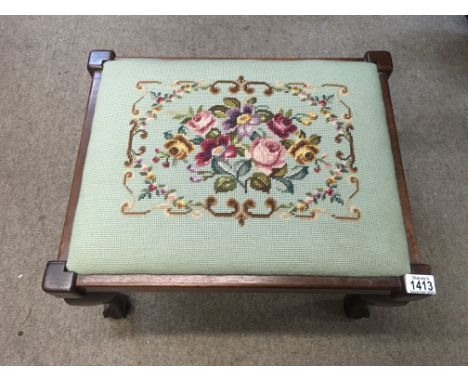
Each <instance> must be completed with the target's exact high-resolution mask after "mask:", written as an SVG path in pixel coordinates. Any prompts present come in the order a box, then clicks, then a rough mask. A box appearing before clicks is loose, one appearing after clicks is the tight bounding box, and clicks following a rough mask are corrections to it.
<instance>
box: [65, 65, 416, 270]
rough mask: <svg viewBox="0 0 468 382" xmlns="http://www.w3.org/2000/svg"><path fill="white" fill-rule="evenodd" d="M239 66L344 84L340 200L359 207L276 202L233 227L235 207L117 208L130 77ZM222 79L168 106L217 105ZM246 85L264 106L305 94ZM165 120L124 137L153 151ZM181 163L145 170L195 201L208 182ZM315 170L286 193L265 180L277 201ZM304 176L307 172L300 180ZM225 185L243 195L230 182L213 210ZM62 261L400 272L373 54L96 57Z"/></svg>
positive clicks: (328, 143) (264, 77)
mask: <svg viewBox="0 0 468 382" xmlns="http://www.w3.org/2000/svg"><path fill="white" fill-rule="evenodd" d="M239 75H243V76H244V77H245V78H246V80H251V81H265V82H268V83H271V84H274V83H276V82H277V81H283V82H286V83H287V82H307V83H311V84H313V85H321V84H324V83H338V84H343V85H346V86H347V87H348V89H349V94H348V95H347V96H346V98H343V99H344V100H345V101H346V103H347V105H349V107H350V108H351V109H352V112H353V120H352V123H353V125H354V131H353V137H354V145H355V152H356V163H355V165H356V167H358V172H357V173H356V175H357V176H358V178H359V182H360V191H359V192H358V193H357V194H356V195H355V196H354V197H353V199H352V203H351V204H350V205H351V206H356V207H357V208H359V209H360V210H361V219H360V220H358V221H340V220H336V219H333V218H332V217H330V216H329V215H327V214H320V215H319V216H318V218H317V219H316V220H305V219H304V220H303V219H296V218H289V219H287V220H285V219H283V218H282V216H281V213H276V214H274V215H273V216H272V217H270V218H269V219H253V218H248V219H247V220H246V222H245V225H244V226H241V225H240V224H239V222H238V221H237V220H236V219H234V218H219V217H213V216H211V215H209V214H207V213H206V212H202V213H201V216H200V217H199V219H194V218H193V217H192V216H190V215H188V216H182V217H180V216H167V215H166V214H164V212H163V211H161V210H155V211H153V212H151V213H149V214H147V215H144V216H129V215H124V214H122V213H121V210H120V207H121V205H122V204H123V203H124V202H126V201H129V200H130V194H129V193H128V191H127V190H126V189H125V188H124V187H123V185H122V177H123V174H124V172H125V171H126V169H125V167H124V161H125V160H126V159H127V157H126V150H127V144H128V134H129V130H130V126H129V121H130V119H131V118H132V115H131V107H132V104H133V103H134V102H135V101H136V100H137V99H138V98H139V97H140V96H141V92H139V91H138V90H137V89H136V86H135V85H136V83H137V82H138V81H142V80H158V81H161V82H162V83H163V86H166V87H167V86H168V85H169V84H172V83H174V82H175V81H177V80H187V79H191V80H206V81H207V82H209V83H211V82H214V81H216V80H220V79H222V80H235V79H237V78H238V76H239ZM221 88H222V91H221V93H220V94H219V95H217V96H214V95H212V94H210V93H209V92H199V93H193V94H190V95H187V96H184V97H183V98H182V99H181V100H180V101H175V102H174V103H173V104H171V105H170V106H167V108H168V110H169V108H170V109H172V108H174V110H179V109H180V110H184V109H185V110H186V108H187V107H188V106H193V107H194V108H195V109H196V108H197V107H198V106H199V105H205V106H210V105H214V104H217V103H219V102H217V101H218V100H220V99H221V100H222V97H223V96H230V94H229V93H228V92H227V90H226V86H224V87H223V86H221ZM324 92H325V90H324ZM330 92H331V93H334V91H332V90H327V93H326V94H329V93H330ZM317 94H321V93H317ZM255 96H257V97H258V98H259V100H258V103H262V104H265V103H268V105H269V106H270V107H271V108H272V109H273V110H276V109H278V108H279V107H283V108H284V109H285V110H287V109H288V108H293V109H294V108H298V109H301V110H305V109H307V105H304V104H301V103H300V102H299V101H298V100H297V98H294V97H292V96H291V95H286V94H278V95H276V94H275V95H273V96H272V97H269V98H268V97H264V96H262V95H261V88H257V87H256V93H255ZM236 97H238V98H239V99H240V100H243V99H244V98H245V97H247V95H246V94H245V93H241V92H240V93H238V94H237V95H236ZM335 102H336V99H335ZM175 127H177V121H174V120H173V119H171V118H170V117H169V116H168V115H166V116H164V113H163V112H162V113H161V114H160V116H158V119H157V120H156V121H154V122H152V123H148V127H147V130H148V133H149V136H148V138H147V139H146V140H144V141H143V140H138V141H136V142H138V143H136V142H135V143H136V144H137V146H138V144H139V143H143V142H144V144H145V145H147V149H148V150H149V151H152V152H153V153H154V151H153V150H154V146H155V144H157V145H158V146H161V142H163V140H161V139H162V133H163V131H165V130H173V129H174V128H175ZM219 127H220V126H219ZM307 129H310V131H313V132H314V133H317V134H319V135H321V136H323V145H322V144H321V152H323V151H327V152H328V153H329V154H330V157H332V158H333V157H334V153H335V151H336V150H337V149H340V150H342V151H344V152H345V153H347V152H349V147H348V146H347V145H346V144H345V143H343V144H341V145H339V147H337V145H336V144H335V145H333V144H332V141H333V137H334V136H335V135H336V131H334V128H333V127H332V126H330V125H328V126H327V125H326V124H325V123H321V122H319V121H317V123H316V124H312V125H311V126H309V127H307ZM314 129H316V130H317V131H315V130H314ZM308 131H309V130H308ZM135 139H137V138H135ZM332 150H335V151H332ZM151 156H152V154H149V153H148V154H147V156H146V157H145V158H147V159H146V161H150V160H151V159H150V158H151ZM185 167H186V165H184V164H183V163H180V164H179V165H178V166H177V167H175V168H170V169H164V170H162V167H161V166H160V164H159V165H158V166H155V169H154V172H155V173H156V176H157V177H160V178H161V179H164V178H165V177H166V180H167V181H171V186H173V188H175V189H177V194H178V195H184V197H186V198H187V199H189V198H190V199H192V198H193V199H196V198H199V199H200V200H204V199H205V198H206V197H207V196H209V195H214V192H213V190H212V183H209V182H205V183H203V184H196V185H194V184H193V183H190V182H189V180H188V177H189V175H190V174H189V172H188V171H187V170H186V168H185ZM312 167H313V166H311V170H312ZM164 171H166V172H164ZM311 172H312V171H311ZM324 178H325V171H324V170H323V173H322V174H318V175H317V174H313V173H312V174H310V175H309V176H308V177H307V178H305V179H304V180H303V181H301V182H300V184H298V186H297V189H296V192H295V194H294V195H291V194H286V193H282V192H280V191H279V190H276V189H275V190H272V194H271V195H270V196H272V197H274V198H276V199H278V200H279V201H280V202H287V201H293V202H297V199H298V198H299V197H298V195H299V193H301V192H302V193H304V192H306V191H307V190H313V189H314V187H316V186H318V185H320V184H319V182H320V179H324ZM306 180H307V181H309V180H310V184H309V183H307V182H306ZM342 183H343V196H349V195H350V194H351V193H352V192H353V190H354V188H353V186H352V185H351V184H349V183H348V184H347V185H346V183H347V182H346V181H345V180H343V181H342ZM128 185H129V187H130V188H132V189H133V187H135V190H136V191H135V193H137V195H138V191H139V187H140V184H139V183H138V175H137V173H136V171H135V176H134V177H133V179H132V180H131V181H130V182H129V183H128ZM140 188H141V187H140ZM296 193H297V195H296ZM231 196H234V197H235V198H236V199H237V200H239V201H242V200H244V199H245V198H246V196H245V194H243V191H242V190H238V189H237V190H235V191H234V192H233V193H232V194H229V195H227V194H222V195H221V194H217V195H216V197H217V198H218V205H217V208H219V210H220V211H228V209H227V208H226V207H224V205H225V201H226V200H227V199H228V198H229V197H231ZM301 196H302V195H301ZM248 197H249V198H252V199H254V200H255V202H256V204H257V206H258V211H261V212H265V211H267V210H265V208H264V207H262V206H263V200H264V199H265V194H263V193H261V192H250V191H249V194H248ZM243 198H244V199H243ZM161 202H163V200H161ZM148 203H149V204H148ZM157 203H158V200H157V199H155V198H153V199H152V200H151V201H148V200H143V201H140V202H139V201H137V202H135V210H138V209H139V208H142V209H145V208H147V207H148V206H150V205H155V204H157ZM314 207H315V206H314ZM316 207H317V208H330V209H331V210H332V211H333V212H340V214H341V215H346V214H348V211H347V209H348V207H349V205H346V207H343V206H336V205H333V206H330V205H329V202H328V201H323V202H320V203H319V204H318V205H317V206H316ZM262 208H263V209H262ZM67 268H68V269H69V270H71V271H74V272H77V273H81V274H93V273H95V274H98V273H110V274H119V273H150V274H291V275H292V274H294V275H336V276H398V275H402V274H404V273H408V272H409V271H410V268H409V260H408V249H407V243H406V238H405V230H404V225H403V220H402V214H401V208H400V202H399V198H398V192H397V185H396V180H395V174H394V168H393V161H392V154H391V149H390V141H389V136H388V131H387V125H386V118H385V112H384V104H383V99H382V95H381V90H380V83H379V78H378V74H377V70H376V67H375V65H374V64H370V63H361V62H327V61H312V60H311V61H291V62H284V61H281V62H270V61H255V60H242V61H240V60H212V61H206V60H193V61H187V60H181V61H165V60H137V59H132V60H120V61H119V60H117V61H113V62H107V63H105V65H104V71H103V77H102V82H101V86H100V90H99V94H98V99H97V105H96V113H95V117H94V121H93V126H92V133H91V139H90V143H89V147H88V153H87V158H86V163H85V168H84V174H83V181H82V186H81V192H80V198H79V202H78V206H77V210H76V215H75V221H74V225H73V233H72V239H71V245H70V252H69V258H68V261H67Z"/></svg>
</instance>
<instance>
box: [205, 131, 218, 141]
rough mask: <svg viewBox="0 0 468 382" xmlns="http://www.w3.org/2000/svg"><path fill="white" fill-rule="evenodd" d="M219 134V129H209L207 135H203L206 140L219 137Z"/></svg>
mask: <svg viewBox="0 0 468 382" xmlns="http://www.w3.org/2000/svg"><path fill="white" fill-rule="evenodd" d="M220 134H221V131H219V129H211V130H210V131H208V134H206V135H205V137H206V138H212V139H214V138H217V137H219V136H220Z"/></svg>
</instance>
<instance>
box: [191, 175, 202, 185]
mask: <svg viewBox="0 0 468 382" xmlns="http://www.w3.org/2000/svg"><path fill="white" fill-rule="evenodd" d="M202 180H203V177H202V176H200V175H192V176H191V177H190V181H191V182H193V183H199V182H201V181H202Z"/></svg>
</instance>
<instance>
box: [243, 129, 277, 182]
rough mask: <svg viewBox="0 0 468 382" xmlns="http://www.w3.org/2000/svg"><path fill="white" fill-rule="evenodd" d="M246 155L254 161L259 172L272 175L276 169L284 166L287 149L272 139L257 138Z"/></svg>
mask: <svg viewBox="0 0 468 382" xmlns="http://www.w3.org/2000/svg"><path fill="white" fill-rule="evenodd" d="M245 155H246V157H247V158H251V159H252V160H253V161H254V163H255V165H256V166H257V169H258V170H259V171H261V172H263V173H264V174H265V175H270V174H271V172H272V171H273V169H274V168H281V167H283V166H284V164H285V162H284V156H285V155H286V149H285V148H284V147H283V145H281V144H280V143H279V142H277V141H275V140H273V139H271V138H256V139H255V140H254V141H253V142H252V145H251V146H250V147H249V149H248V151H247V152H246V153H245Z"/></svg>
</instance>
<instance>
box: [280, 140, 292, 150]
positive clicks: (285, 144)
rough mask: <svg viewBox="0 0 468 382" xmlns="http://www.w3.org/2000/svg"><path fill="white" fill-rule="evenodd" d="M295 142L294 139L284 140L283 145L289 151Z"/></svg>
mask: <svg viewBox="0 0 468 382" xmlns="http://www.w3.org/2000/svg"><path fill="white" fill-rule="evenodd" d="M294 143H295V142H294V140H292V139H283V140H282V141H281V144H282V145H283V146H284V147H285V148H286V149H289V148H290V147H291V146H293V145H294Z"/></svg>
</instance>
